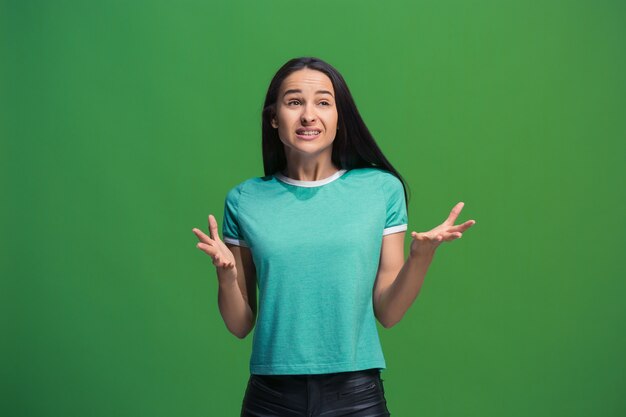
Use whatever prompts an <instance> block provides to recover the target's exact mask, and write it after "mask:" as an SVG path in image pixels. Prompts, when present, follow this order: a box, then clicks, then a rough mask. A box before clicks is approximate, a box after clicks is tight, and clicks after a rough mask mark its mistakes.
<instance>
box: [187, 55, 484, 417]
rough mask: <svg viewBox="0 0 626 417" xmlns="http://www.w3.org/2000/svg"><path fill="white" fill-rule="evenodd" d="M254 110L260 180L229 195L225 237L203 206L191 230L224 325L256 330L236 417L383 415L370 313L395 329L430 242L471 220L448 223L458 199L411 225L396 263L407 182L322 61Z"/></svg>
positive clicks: (273, 90) (279, 78)
mask: <svg viewBox="0 0 626 417" xmlns="http://www.w3.org/2000/svg"><path fill="white" fill-rule="evenodd" d="M262 118H263V126H262V129H263V133H262V135H263V164H264V169H265V176H263V177H256V178H251V179H248V180H246V181H244V182H242V183H240V184H238V185H237V186H235V187H233V188H232V189H231V190H230V191H229V192H228V194H227V196H226V201H225V207H224V222H223V229H222V235H223V239H224V241H222V240H221V239H220V237H219V234H218V226H217V222H216V220H215V217H214V216H213V215H211V214H210V215H209V232H210V237H209V236H207V235H206V234H204V233H203V232H202V231H201V230H199V229H197V228H194V229H193V232H194V233H195V234H196V236H197V237H198V239H199V241H200V242H199V243H198V244H197V247H198V248H199V249H200V250H202V251H203V252H205V253H206V254H208V255H209V256H210V257H211V258H212V261H213V264H214V265H215V267H216V270H217V276H218V282H219V295H218V304H219V309H220V312H221V314H222V317H223V319H224V322H225V323H226V326H227V327H228V329H229V330H230V331H231V332H232V333H233V334H234V335H236V336H237V337H239V338H244V337H246V336H247V335H248V334H249V333H250V331H252V329H253V328H255V331H254V337H253V349H252V355H251V359H250V378H249V380H248V385H247V387H246V391H245V395H244V398H243V404H242V409H241V415H242V416H281V417H288V416H322V415H323V416H326V417H333V416H344V415H350V416H389V415H390V414H389V410H388V408H387V402H386V399H385V396H384V387H383V384H382V379H381V378H380V372H381V370H383V369H385V368H386V364H385V359H384V356H383V353H382V349H381V345H380V341H379V338H378V332H377V328H376V319H378V321H379V322H380V323H381V324H382V325H383V326H384V327H385V328H390V327H392V326H393V325H395V324H396V323H398V321H400V319H401V318H402V317H403V316H404V314H405V312H406V311H407V309H408V308H409V307H410V306H411V304H412V303H413V301H414V300H415V298H416V297H417V295H418V293H419V291H420V288H421V286H422V283H423V281H424V277H425V275H426V272H427V270H428V267H429V265H430V263H431V261H432V260H433V256H434V254H435V250H436V249H437V247H438V246H439V245H440V244H441V243H442V242H444V241H452V240H455V239H458V238H460V237H461V236H462V234H463V232H464V231H465V230H467V229H468V228H469V227H471V226H472V225H473V224H474V223H475V221H474V220H468V221H466V222H464V223H462V224H460V225H454V222H455V220H456V218H457V216H458V215H459V213H460V212H461V209H462V207H463V203H462V202H460V203H458V204H457V205H456V206H454V208H453V209H452V211H451V213H450V215H449V216H448V218H447V219H446V220H445V221H444V222H443V223H442V224H440V225H439V226H437V227H435V228H434V229H432V230H430V231H428V232H423V233H418V232H412V233H411V237H412V242H411V247H410V254H409V256H408V258H407V259H406V260H405V257H404V238H405V233H406V230H407V224H408V217H407V203H406V202H407V201H408V198H406V190H405V187H404V181H403V180H402V178H401V177H400V175H399V174H398V172H397V171H396V170H395V169H394V168H393V166H392V165H391V164H390V163H389V161H388V160H387V159H386V158H385V156H384V155H383V153H382V152H381V150H380V149H379V147H378V145H377V144H376V142H375V141H374V138H373V137H372V135H371V134H370V132H369V130H368V129H367V127H366V126H365V123H364V122H363V120H362V119H361V116H360V115H359V112H358V111H357V107H356V105H355V103H354V100H353V99H352V95H351V94H350V91H349V89H348V87H347V85H346V83H345V81H344V79H343V77H342V76H341V75H340V74H339V72H338V71H337V70H336V69H335V68H333V67H332V66H331V65H329V64H328V63H326V62H324V61H322V60H320V59H316V58H310V57H306V58H297V59H292V60H290V61H289V62H287V63H286V64H285V65H283V67H281V68H280V69H279V70H278V72H277V73H276V75H275V76H274V78H273V79H272V81H271V83H270V86H269V89H268V92H267V96H266V99H265V106H264V109H263V115H262ZM257 285H258V289H259V305H258V310H257V295H256V290H257ZM257 314H258V316H257ZM255 324H256V327H255Z"/></svg>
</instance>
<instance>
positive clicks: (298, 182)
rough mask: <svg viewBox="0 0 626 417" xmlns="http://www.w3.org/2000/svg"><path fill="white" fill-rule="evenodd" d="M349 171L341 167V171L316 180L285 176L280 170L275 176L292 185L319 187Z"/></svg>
mask: <svg viewBox="0 0 626 417" xmlns="http://www.w3.org/2000/svg"><path fill="white" fill-rule="evenodd" d="M347 171H348V170H347V169H340V170H339V171H337V172H335V173H334V174H333V175H331V176H330V177H326V178H322V179H321V180H315V181H302V180H294V179H293V178H289V177H286V176H284V175H283V174H281V173H280V172H277V173H275V174H274V176H275V177H276V178H277V179H279V180H281V181H282V182H285V183H287V184H291V185H297V186H298V187H319V186H320V185H324V184H328V183H329V182H333V181H335V180H336V179H337V178H339V177H341V176H342V175H343V174H345V173H346V172H347Z"/></svg>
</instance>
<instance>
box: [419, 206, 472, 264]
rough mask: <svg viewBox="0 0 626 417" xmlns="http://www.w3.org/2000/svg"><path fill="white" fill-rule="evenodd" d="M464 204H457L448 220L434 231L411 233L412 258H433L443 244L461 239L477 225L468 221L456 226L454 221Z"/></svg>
mask: <svg viewBox="0 0 626 417" xmlns="http://www.w3.org/2000/svg"><path fill="white" fill-rule="evenodd" d="M464 204H465V203H463V202H459V203H457V205H456V206H454V207H453V208H452V211H451V212H450V215H449V216H448V218H447V219H446V220H445V221H444V222H443V223H441V224H440V225H439V226H437V227H435V228H434V229H432V230H429V231H428V232H423V233H418V232H411V238H412V241H411V252H410V256H416V257H419V256H432V255H434V253H435V250H436V249H437V248H438V247H439V245H440V244H441V242H444V241H445V242H450V241H452V240H455V239H459V238H461V236H463V232H464V231H466V230H467V229H469V228H470V227H471V226H473V225H474V224H475V223H476V221H475V220H468V221H466V222H465V223H462V224H459V225H457V226H455V225H454V221H455V220H456V218H457V217H458V215H459V213H461V210H462V209H463V205H464Z"/></svg>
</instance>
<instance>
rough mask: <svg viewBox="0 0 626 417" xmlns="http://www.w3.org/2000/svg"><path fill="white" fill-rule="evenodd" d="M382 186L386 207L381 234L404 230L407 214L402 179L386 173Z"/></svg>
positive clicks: (406, 224)
mask: <svg viewBox="0 0 626 417" xmlns="http://www.w3.org/2000/svg"><path fill="white" fill-rule="evenodd" d="M382 188H383V191H384V194H385V199H386V207H387V211H386V215H387V218H386V220H385V228H384V230H383V236H384V235H388V234H391V233H397V232H402V231H405V230H406V229H407V226H408V214H407V211H406V199H405V197H404V187H403V185H402V181H400V179H399V178H398V177H396V176H395V175H393V174H386V175H385V176H384V181H383V185H382Z"/></svg>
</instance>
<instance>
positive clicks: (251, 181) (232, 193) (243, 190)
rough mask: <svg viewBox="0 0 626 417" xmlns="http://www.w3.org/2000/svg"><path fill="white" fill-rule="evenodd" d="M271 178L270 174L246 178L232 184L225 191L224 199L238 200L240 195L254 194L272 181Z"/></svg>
mask: <svg viewBox="0 0 626 417" xmlns="http://www.w3.org/2000/svg"><path fill="white" fill-rule="evenodd" d="M273 179H274V177H273V176H272V175H267V176H263V177H253V178H248V179H246V180H244V181H241V182H239V183H237V184H235V185H234V186H232V187H231V188H230V189H229V190H228V192H227V193H226V199H227V200H238V199H239V198H240V197H241V196H242V195H246V194H255V193H257V192H259V191H262V190H263V188H264V187H267V185H268V184H269V183H271V182H273Z"/></svg>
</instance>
